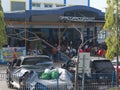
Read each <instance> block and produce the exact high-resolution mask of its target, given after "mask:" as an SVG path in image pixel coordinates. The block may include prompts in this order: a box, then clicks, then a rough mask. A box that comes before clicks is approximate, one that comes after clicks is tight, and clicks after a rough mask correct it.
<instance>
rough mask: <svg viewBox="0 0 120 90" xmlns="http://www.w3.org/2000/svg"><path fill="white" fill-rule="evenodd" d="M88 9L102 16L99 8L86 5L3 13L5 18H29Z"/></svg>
mask: <svg viewBox="0 0 120 90" xmlns="http://www.w3.org/2000/svg"><path fill="white" fill-rule="evenodd" d="M74 10H79V11H89V12H94V13H96V14H98V15H99V17H104V13H103V12H102V11H101V10H98V9H95V8H93V7H88V6H82V5H77V6H65V7H59V8H50V9H40V10H24V11H16V12H9V13H5V14H4V15H5V19H6V20H9V19H13V20H14V19H18V18H19V19H30V17H31V16H38V15H50V14H55V15H64V13H65V12H67V11H74Z"/></svg>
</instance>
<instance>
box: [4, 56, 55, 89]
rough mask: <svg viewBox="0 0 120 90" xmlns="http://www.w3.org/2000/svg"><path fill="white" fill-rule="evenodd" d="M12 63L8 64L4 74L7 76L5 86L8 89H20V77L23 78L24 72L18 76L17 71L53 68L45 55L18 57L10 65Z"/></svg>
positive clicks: (51, 62)
mask: <svg viewBox="0 0 120 90" xmlns="http://www.w3.org/2000/svg"><path fill="white" fill-rule="evenodd" d="M12 63H13V62H10V63H9V64H8V67H7V70H6V74H7V78H6V81H7V85H8V87H10V88H11V87H13V86H14V87H22V86H21V85H20V83H21V81H20V80H21V79H20V78H21V77H22V76H23V74H24V72H25V71H22V73H20V74H18V72H19V71H21V69H22V68H28V69H31V70H33V69H35V70H40V71H44V69H46V68H53V67H54V64H53V61H52V60H51V59H50V58H49V57H48V56H47V55H39V56H20V57H19V58H18V59H17V61H16V63H15V64H14V66H13V64H12Z"/></svg>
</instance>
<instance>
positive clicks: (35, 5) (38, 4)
mask: <svg viewBox="0 0 120 90" xmlns="http://www.w3.org/2000/svg"><path fill="white" fill-rule="evenodd" d="M32 6H33V7H40V3H33V4H32Z"/></svg>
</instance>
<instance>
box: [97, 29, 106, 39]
mask: <svg viewBox="0 0 120 90" xmlns="http://www.w3.org/2000/svg"><path fill="white" fill-rule="evenodd" d="M105 38H106V32H105V31H102V32H101V33H100V34H99V33H98V39H105Z"/></svg>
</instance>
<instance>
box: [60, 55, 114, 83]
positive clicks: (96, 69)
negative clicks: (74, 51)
mask: <svg viewBox="0 0 120 90" xmlns="http://www.w3.org/2000/svg"><path fill="white" fill-rule="evenodd" d="M76 60H77V56H75V57H74V59H72V60H69V61H67V62H66V63H65V64H63V65H62V66H61V67H62V68H64V69H67V70H68V71H70V72H71V73H73V74H75V63H76ZM89 68H90V73H85V80H89V81H90V80H96V81H106V80H110V81H111V82H112V80H115V79H114V78H115V69H114V66H113V65H112V63H111V61H110V60H107V59H105V58H102V59H100V58H92V59H90V65H89ZM78 75H79V77H78V78H79V80H82V75H83V73H78Z"/></svg>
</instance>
